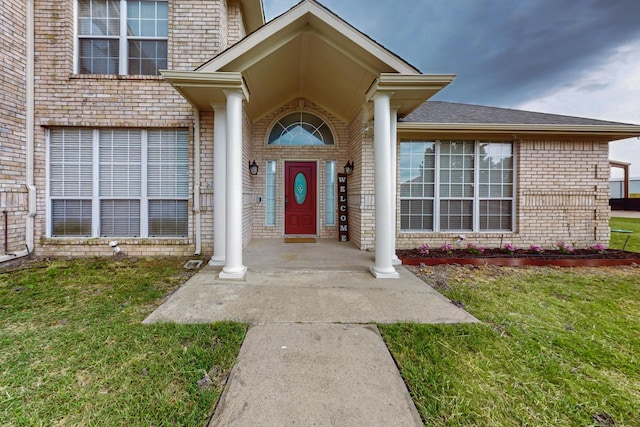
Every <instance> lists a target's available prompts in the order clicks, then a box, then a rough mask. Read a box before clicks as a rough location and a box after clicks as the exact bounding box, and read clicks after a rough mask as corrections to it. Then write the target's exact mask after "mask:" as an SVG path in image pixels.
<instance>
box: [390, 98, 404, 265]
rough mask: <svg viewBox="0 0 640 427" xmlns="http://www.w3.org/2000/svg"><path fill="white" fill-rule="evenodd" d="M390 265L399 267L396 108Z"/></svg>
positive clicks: (394, 117) (393, 117) (395, 112)
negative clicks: (397, 245) (397, 250)
mask: <svg viewBox="0 0 640 427" xmlns="http://www.w3.org/2000/svg"><path fill="white" fill-rule="evenodd" d="M389 158H390V159H391V228H390V229H389V231H390V232H391V237H390V238H391V248H392V252H391V264H393V265H400V264H402V261H401V260H400V258H398V255H396V223H397V221H398V200H397V197H398V194H397V189H398V185H397V181H398V107H392V108H391V156H390V157H389Z"/></svg>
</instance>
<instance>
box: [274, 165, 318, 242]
mask: <svg viewBox="0 0 640 427" xmlns="http://www.w3.org/2000/svg"><path fill="white" fill-rule="evenodd" d="M287 163H315V164H316V183H315V184H316V189H315V190H316V214H315V215H316V234H305V236H315V237H318V236H320V212H321V211H320V197H322V195H321V194H320V189H321V185H320V169H319V167H320V160H318V159H299V158H292V159H282V181H281V183H280V191H279V192H280V194H282V204H281V207H280V209H281V212H282V222H281V224H282V236H283V237H289V236H299V234H287V233H286V231H287V230H286V225H287V224H286V223H287V218H286V212H285V206H284V198H285V196H286V191H287ZM325 197H326V195H325Z"/></svg>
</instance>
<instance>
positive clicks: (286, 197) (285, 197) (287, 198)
mask: <svg viewBox="0 0 640 427" xmlns="http://www.w3.org/2000/svg"><path fill="white" fill-rule="evenodd" d="M288 207H289V196H284V208H285V209H286V208H288Z"/></svg>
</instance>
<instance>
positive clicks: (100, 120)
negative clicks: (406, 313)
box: [0, 0, 640, 278]
mask: <svg viewBox="0 0 640 427" xmlns="http://www.w3.org/2000/svg"><path fill="white" fill-rule="evenodd" d="M4 5H5V9H6V11H4V12H3V16H2V17H1V18H0V19H1V21H0V24H1V28H2V29H3V32H4V33H3V34H4V36H3V37H2V38H1V40H0V44H1V48H2V55H3V61H2V62H1V63H0V67H1V68H0V69H1V73H0V85H1V86H2V87H1V89H2V91H1V93H0V107H1V108H2V118H1V119H0V155H1V156H2V171H1V173H0V202H1V203H2V211H3V218H4V219H6V224H7V225H6V226H5V225H4V222H3V223H2V227H4V228H3V229H5V230H6V235H7V238H6V239H5V250H4V254H0V261H6V260H9V259H14V258H15V257H17V256H23V255H26V254H27V253H28V252H31V251H34V252H36V253H37V254H38V255H64V256H79V255H107V254H111V253H112V248H111V247H110V246H109V242H111V241H113V240H117V241H118V242H119V244H120V246H121V247H122V248H123V249H124V250H125V251H126V252H127V253H129V254H131V255H192V254H194V253H195V254H197V255H206V256H211V263H212V264H220V265H223V266H224V267H223V269H222V273H221V275H222V276H223V277H230V278H238V277H242V276H243V275H244V272H245V271H246V267H245V266H244V265H243V262H242V249H243V247H244V246H245V245H246V244H247V243H248V242H249V241H250V240H251V239H256V238H267V239H271V238H272V239H276V238H277V239H280V238H282V237H284V236H291V235H294V236H314V237H318V238H331V239H336V240H337V239H338V236H339V234H340V232H341V229H342V231H343V232H344V229H345V228H346V229H348V233H349V239H350V240H351V241H352V242H353V243H354V244H355V245H356V246H357V247H358V248H360V249H362V250H374V251H375V264H374V265H373V266H372V272H373V274H374V275H375V276H376V277H395V276H396V274H397V273H396V272H395V269H394V267H393V264H394V251H395V248H396V247H398V248H403V247H414V246H416V245H418V244H422V243H429V244H430V245H432V246H434V245H435V246H437V245H440V244H442V243H452V242H453V241H455V240H456V239H457V238H458V236H459V235H460V234H464V235H465V237H466V239H467V241H470V242H474V243H477V244H481V245H485V246H493V247H495V246H498V245H499V243H500V242H501V241H504V242H510V243H512V244H514V245H516V246H528V245H530V244H533V243H535V244H540V245H545V246H551V245H553V244H554V243H555V242H556V241H558V240H565V241H570V242H575V243H576V244H577V245H578V246H586V245H589V244H593V243H596V242H604V243H606V242H608V241H609V227H608V219H609V206H608V199H609V182H608V179H609V167H608V142H609V141H612V140H617V139H622V138H628V137H632V136H638V135H640V126H637V125H628V124H621V123H614V122H607V121H599V120H591V119H583V118H575V117H566V116H558V115H549V114H541V113H531V112H525V111H516V110H510V109H500V108H493V107H484V106H475V105H465V104H455V103H447V102H434V101H428V100H429V98H431V97H432V96H433V95H434V94H436V93H438V92H439V91H440V90H443V89H444V88H445V87H446V86H447V85H448V84H449V83H450V82H451V81H452V80H453V79H454V76H453V75H425V74H422V73H421V72H420V71H419V70H417V69H416V68H415V67H413V66H412V65H411V64H409V63H408V62H406V61H405V60H403V59H402V58H400V57H398V56H397V55H395V54H393V53H392V52H390V51H388V50H387V49H385V48H384V47H382V46H381V45H379V44H377V43H376V42H375V41H373V40H372V39H370V38H369V37H367V36H366V35H364V34H362V33H360V32H359V31H357V30H356V29H354V28H353V27H351V26H350V25H349V24H348V23H347V22H345V21H343V20H342V19H341V18H339V17H338V16H336V15H335V14H333V13H332V12H331V11H329V10H328V9H326V8H325V7H323V6H321V5H320V4H318V3H317V2H315V1H313V0H305V1H302V2H301V3H299V4H298V5H297V6H295V7H293V8H292V9H291V10H289V11H288V12H286V13H285V14H283V15H281V16H279V17H277V18H276V19H274V20H272V21H270V22H269V23H266V24H265V22H264V15H263V9H262V2H261V1H260V0H191V1H176V0H55V1H54V0H27V1H26V2H25V1H23V0H5V2H4ZM347 163H348V164H349V165H350V166H352V171H351V172H352V173H351V174H350V175H348V177H347V178H346V180H347V184H348V189H347V191H348V193H347V196H346V202H347V204H346V206H347V212H348V216H346V217H345V218H342V219H345V220H346V221H347V222H346V227H345V225H344V224H342V225H341V224H340V220H341V216H342V215H341V213H342V212H341V211H339V207H338V205H339V191H340V190H341V186H340V185H339V183H338V179H345V178H344V177H342V176H340V177H339V174H340V173H341V172H342V171H343V165H345V164H347ZM250 165H252V166H257V171H256V168H254V169H253V171H251V168H250V167H249V166H250ZM252 172H256V173H255V174H253V173H252ZM340 196H344V195H340ZM5 212H6V213H5Z"/></svg>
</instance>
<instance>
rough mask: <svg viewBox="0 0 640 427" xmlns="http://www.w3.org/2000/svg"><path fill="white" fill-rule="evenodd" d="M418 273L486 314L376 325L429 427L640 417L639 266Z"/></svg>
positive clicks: (633, 420)
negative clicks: (472, 320) (453, 321)
mask: <svg viewBox="0 0 640 427" xmlns="http://www.w3.org/2000/svg"><path fill="white" fill-rule="evenodd" d="M423 274H424V275H426V276H425V277H426V280H427V281H429V282H431V283H436V281H437V283H438V289H439V290H441V291H442V292H443V293H444V294H445V295H446V296H448V297H449V298H451V299H452V300H455V301H459V302H460V303H462V304H464V306H465V307H466V309H467V310H468V311H469V312H470V313H471V314H473V315H474V316H476V317H477V318H478V319H480V320H481V321H482V323H481V324H472V325H413V324H398V325H381V326H380V329H381V332H382V335H383V337H384V339H385V341H386V342H387V345H388V346H389V349H390V350H391V352H392V354H393V356H394V358H395V359H396V361H397V363H398V366H399V367H400V370H401V373H402V375H403V377H404V378H405V381H406V382H407V384H408V387H409V389H410V392H411V394H412V396H413V398H414V401H415V402H416V405H417V407H418V409H419V411H420V413H421V415H422V417H423V420H424V421H425V423H426V424H428V425H438V426H440V425H447V426H511V425H521V426H527V425H529V426H543V425H544V426H601V425H602V426H609V425H614V424H613V423H614V422H615V425H616V426H639V425H640V404H638V402H640V268H637V267H617V268H615V269H614V268H601V269H595V268H594V269H587V268H584V269H561V268H504V267H503V268H500V267H483V268H466V267H458V266H448V267H437V268H436V267H432V268H423Z"/></svg>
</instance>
